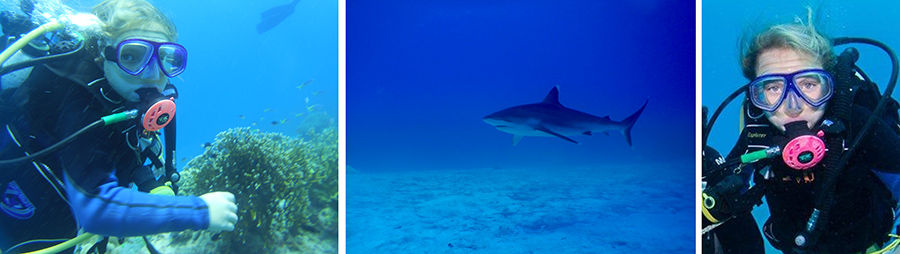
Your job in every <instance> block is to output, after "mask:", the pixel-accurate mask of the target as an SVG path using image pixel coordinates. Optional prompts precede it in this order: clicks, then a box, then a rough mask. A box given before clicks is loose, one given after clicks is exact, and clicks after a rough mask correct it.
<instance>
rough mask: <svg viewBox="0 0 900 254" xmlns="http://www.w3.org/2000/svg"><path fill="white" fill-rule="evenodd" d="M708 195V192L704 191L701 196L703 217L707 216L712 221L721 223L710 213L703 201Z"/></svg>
mask: <svg viewBox="0 0 900 254" xmlns="http://www.w3.org/2000/svg"><path fill="white" fill-rule="evenodd" d="M707 197H709V196H707V195H706V193H703V195H702V196H701V197H700V209H701V210H702V211H703V217H706V219H707V220H709V221H710V222H712V223H719V220H718V219H716V217H713V216H712V214H710V213H709V210H707V209H706V205H705V204H704V203H703V200H704V199H706V198H707Z"/></svg>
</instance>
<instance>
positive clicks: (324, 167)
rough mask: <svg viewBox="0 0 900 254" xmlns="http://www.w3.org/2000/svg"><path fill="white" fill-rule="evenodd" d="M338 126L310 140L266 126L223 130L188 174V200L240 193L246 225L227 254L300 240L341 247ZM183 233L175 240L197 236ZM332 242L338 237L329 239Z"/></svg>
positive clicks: (230, 237) (227, 244)
mask: <svg viewBox="0 0 900 254" xmlns="http://www.w3.org/2000/svg"><path fill="white" fill-rule="evenodd" d="M337 146H338V143H337V131H336V128H334V127H331V128H323V129H317V128H313V129H310V130H309V131H308V132H307V133H306V134H305V135H304V136H303V138H293V137H288V136H285V135H283V134H280V133H263V132H260V131H259V130H258V129H250V128H234V129H229V130H227V131H224V132H221V133H219V134H218V135H217V136H216V141H215V142H214V143H213V144H212V145H211V146H210V147H209V148H207V150H206V151H205V152H204V153H203V154H202V155H200V156H198V157H196V158H194V159H193V160H191V161H190V162H189V163H188V164H187V166H186V167H185V169H184V171H183V172H182V176H183V180H182V181H181V183H180V184H181V191H180V193H179V194H180V195H202V194H204V193H208V192H212V191H229V192H231V193H234V195H235V197H236V202H237V205H238V217H239V218H240V219H239V220H238V223H237V225H235V230H234V231H233V232H224V233H222V234H221V235H217V236H216V237H213V238H218V240H217V241H222V242H223V243H222V244H220V247H219V248H220V249H219V250H220V252H219V253H226V252H232V253H265V252H273V251H275V250H276V249H277V248H278V246H284V245H285V243H291V242H293V241H294V237H295V236H299V235H310V234H314V235H323V236H325V238H333V240H334V242H335V244H336V243H337V241H336V240H337V203H338V202H337V200H338V199H337V198H338V182H337V180H338V170H337V168H338V165H337V164H338V160H337V156H338V149H337ZM192 233H195V232H182V233H176V234H182V235H181V236H177V235H175V236H173V239H179V238H182V239H188V238H197V236H196V235H190V234H192ZM323 240H330V239H323Z"/></svg>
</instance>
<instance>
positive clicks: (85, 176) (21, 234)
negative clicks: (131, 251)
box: [0, 0, 238, 253]
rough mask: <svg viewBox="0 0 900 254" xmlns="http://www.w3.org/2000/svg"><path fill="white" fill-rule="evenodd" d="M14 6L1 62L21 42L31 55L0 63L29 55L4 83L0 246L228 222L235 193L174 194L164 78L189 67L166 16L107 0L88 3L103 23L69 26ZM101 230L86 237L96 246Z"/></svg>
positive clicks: (128, 1) (56, 243)
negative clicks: (39, 19)
mask: <svg viewBox="0 0 900 254" xmlns="http://www.w3.org/2000/svg"><path fill="white" fill-rule="evenodd" d="M21 6H22V10H23V12H24V13H25V15H22V14H18V13H12V12H4V13H3V14H0V21H3V23H2V25H3V31H4V33H6V36H5V37H4V38H5V39H7V40H6V42H7V43H6V47H7V50H6V51H3V53H2V54H0V62H3V61H6V60H7V58H9V57H10V56H11V55H12V53H10V52H15V51H17V50H18V48H22V50H21V51H19V52H16V54H28V55H29V56H30V57H31V60H28V59H27V57H26V59H25V60H23V61H20V62H5V63H4V65H3V66H2V67H0V74H7V73H10V72H15V71H24V70H23V68H26V67H31V70H30V71H29V74H28V75H27V78H24V79H23V80H21V84H10V83H9V82H16V81H15V80H13V81H10V80H7V79H4V80H3V81H2V82H6V83H3V84H2V86H3V90H2V92H0V127H2V128H0V130H2V131H0V191H3V192H4V194H3V199H0V211H2V212H0V252H2V253H22V252H29V251H35V250H39V249H43V251H46V252H53V253H55V252H61V251H65V252H69V253H71V252H72V251H74V250H75V248H74V247H73V246H74V245H75V244H78V243H79V242H80V241H82V240H84V239H87V238H88V237H89V236H92V235H93V234H96V235H101V236H116V237H129V236H144V235H150V234H156V233H163V232H174V231H182V230H187V229H192V230H204V229H206V230H210V231H223V230H224V231H231V230H234V224H235V223H236V222H237V219H238V217H237V214H236V211H237V206H236V205H235V200H234V195H233V194H232V193H228V192H212V193H207V194H204V195H201V196H199V197H197V196H175V194H176V193H177V191H178V188H177V184H176V183H177V182H178V179H179V175H178V173H177V172H176V171H175V166H174V160H173V159H174V157H175V156H174V147H175V145H174V144H175V143H174V142H175V124H174V122H175V119H174V116H175V115H174V114H175V103H174V99H175V98H176V97H177V96H178V94H177V90H176V89H175V86H174V85H172V84H171V83H169V78H172V77H175V76H177V75H179V74H181V73H182V72H184V70H185V67H186V63H187V51H186V49H185V48H184V47H183V46H181V45H179V44H176V43H174V42H175V41H176V39H177V31H176V29H175V25H174V24H173V23H172V21H171V20H170V19H169V18H168V17H166V16H165V15H164V14H162V13H161V12H160V11H159V10H158V9H156V8H155V7H153V5H151V4H150V3H148V2H146V1H144V0H106V1H103V2H102V3H99V4H97V5H96V6H94V8H93V9H92V13H93V14H94V15H96V16H93V15H86V16H91V17H93V18H94V20H95V21H96V19H99V28H98V26H96V25H95V26H92V27H93V28H95V29H93V30H92V29H89V28H84V29H80V30H79V29H76V28H75V25H76V24H78V23H79V22H76V18H77V17H71V19H64V18H63V17H60V20H59V22H57V20H51V21H50V22H47V23H46V24H43V25H40V26H38V25H37V24H36V21H34V19H32V18H31V17H30V14H31V13H32V12H33V11H34V10H33V8H34V4H33V3H32V2H31V1H30V0H23V1H22V5H21ZM35 16H39V15H35ZM10 21H14V22H10ZM32 29H33V30H32ZM29 30H31V32H28V31H29ZM26 32H27V34H25V35H23V34H24V33H26ZM13 41H14V42H15V43H11V42H13ZM163 139H165V140H164V141H163ZM80 231H81V232H80ZM70 239H71V240H70ZM105 239H107V240H104V241H102V242H99V243H97V244H95V245H94V246H93V247H92V249H94V248H96V249H97V250H99V251H100V252H103V251H104V250H105V248H106V242H105V241H108V238H105ZM144 241H145V242H147V239H146V238H144ZM48 247H49V248H48ZM45 248H46V249H45ZM148 249H150V251H151V253H153V252H154V250H153V249H152V246H149V243H148ZM90 251H92V250H90Z"/></svg>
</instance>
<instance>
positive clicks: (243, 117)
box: [238, 115, 247, 119]
mask: <svg viewBox="0 0 900 254" xmlns="http://www.w3.org/2000/svg"><path fill="white" fill-rule="evenodd" d="M238 118H240V119H247V117H246V116H244V115H239V116H238Z"/></svg>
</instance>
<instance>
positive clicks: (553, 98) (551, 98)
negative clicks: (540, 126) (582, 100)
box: [541, 86, 562, 106]
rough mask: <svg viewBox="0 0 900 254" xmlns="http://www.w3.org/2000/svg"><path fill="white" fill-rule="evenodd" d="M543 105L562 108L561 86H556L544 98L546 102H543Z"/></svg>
mask: <svg viewBox="0 0 900 254" xmlns="http://www.w3.org/2000/svg"><path fill="white" fill-rule="evenodd" d="M541 103H546V104H553V105H560V106H562V104H559V86H554V87H553V89H551V90H550V92H549V93H547V97H544V101H541Z"/></svg>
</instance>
